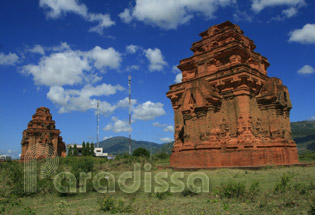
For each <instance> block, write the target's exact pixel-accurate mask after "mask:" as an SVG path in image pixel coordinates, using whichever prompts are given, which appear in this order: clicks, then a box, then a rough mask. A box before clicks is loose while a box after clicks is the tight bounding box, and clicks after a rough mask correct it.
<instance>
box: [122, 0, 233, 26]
mask: <svg viewBox="0 0 315 215" xmlns="http://www.w3.org/2000/svg"><path fill="white" fill-rule="evenodd" d="M235 2H236V1H235V0H194V1H188V0H167V1H165V0H136V5H135V6H134V7H132V8H126V9H124V11H123V12H122V13H121V14H119V16H120V18H121V19H122V20H123V21H124V22H126V23H130V22H131V21H132V20H138V21H141V22H144V23H145V24H149V25H153V26H158V27H160V28H163V29H176V28H177V27H178V26H179V25H183V24H186V23H188V22H189V21H190V20H191V19H192V18H193V17H194V16H195V15H203V16H204V17H205V18H206V19H211V18H214V13H215V12H216V11H217V9H218V8H219V7H225V6H229V5H231V4H233V3H235Z"/></svg>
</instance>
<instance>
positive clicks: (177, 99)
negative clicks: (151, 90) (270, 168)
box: [167, 21, 298, 168]
mask: <svg viewBox="0 0 315 215" xmlns="http://www.w3.org/2000/svg"><path fill="white" fill-rule="evenodd" d="M243 33H244V32H243V31H242V30H241V29H240V27H239V26H237V25H235V24H232V23H231V22H229V21H227V22H224V23H221V24H219V25H214V26H212V27H210V28H209V29H208V30H206V31H204V32H202V33H200V34H199V35H200V36H201V37H202V39H201V40H200V41H198V42H195V43H193V45H192V48H191V51H193V52H194V54H193V56H192V57H189V58H186V59H183V60H181V61H180V64H179V65H178V68H179V69H180V70H181V71H182V76H183V78H182V82H181V83H178V84H174V85H171V86H170V89H169V91H168V92H167V97H168V98H169V99H170V100H171V102H172V106H173V109H174V112H175V113H174V118H175V143H174V148H173V152H172V155H171V161H170V162H171V166H172V167H175V168H208V167H223V166H225V167H228V166H262V165H268V164H275V165H283V164H295V163H298V155H297V148H296V144H295V142H294V141H293V140H292V136H291V128H290V119H289V116H290V109H291V108H292V105H291V101H290V97H289V92H288V89H287V87H286V86H284V85H283V84H282V82H281V80H280V79H278V78H275V77H273V78H270V77H268V76H267V68H268V66H269V63H268V60H267V59H266V58H265V57H263V56H262V55H260V54H259V53H257V52H255V51H254V49H255V47H256V46H255V44H254V42H253V41H252V40H251V39H249V38H248V37H246V36H244V34H243Z"/></svg>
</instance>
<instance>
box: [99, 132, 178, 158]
mask: <svg viewBox="0 0 315 215" xmlns="http://www.w3.org/2000/svg"><path fill="white" fill-rule="evenodd" d="M131 146H132V150H135V149H137V148H140V147H141V148H145V149H147V150H148V151H151V152H152V154H156V153H158V152H162V151H163V152H167V151H170V150H171V148H172V147H171V148H170V143H165V144H158V143H153V142H148V141H137V140H133V139H132V140H131ZM100 147H103V149H104V152H107V153H109V154H124V153H128V151H129V139H128V138H127V137H121V136H119V137H112V138H109V139H106V140H103V141H101V142H100ZM169 148H170V150H168V149H169Z"/></svg>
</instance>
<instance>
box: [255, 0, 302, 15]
mask: <svg viewBox="0 0 315 215" xmlns="http://www.w3.org/2000/svg"><path fill="white" fill-rule="evenodd" d="M305 4H306V3H305V1H304V0H252V5H251V8H252V10H253V11H255V12H256V13H259V12H261V11H262V10H264V9H265V8H267V7H276V6H289V7H291V8H292V7H296V8H299V7H302V6H304V5H305ZM287 13H289V14H290V13H291V14H292V11H291V12H287Z"/></svg>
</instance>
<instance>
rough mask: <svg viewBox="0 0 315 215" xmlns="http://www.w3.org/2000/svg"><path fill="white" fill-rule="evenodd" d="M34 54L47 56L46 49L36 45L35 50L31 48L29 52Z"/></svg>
mask: <svg viewBox="0 0 315 215" xmlns="http://www.w3.org/2000/svg"><path fill="white" fill-rule="evenodd" d="M29 51H30V52H32V53H36V54H40V55H44V54H45V49H44V47H42V46H41V45H38V44H37V45H35V46H34V47H33V48H31V49H30V50H29Z"/></svg>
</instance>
